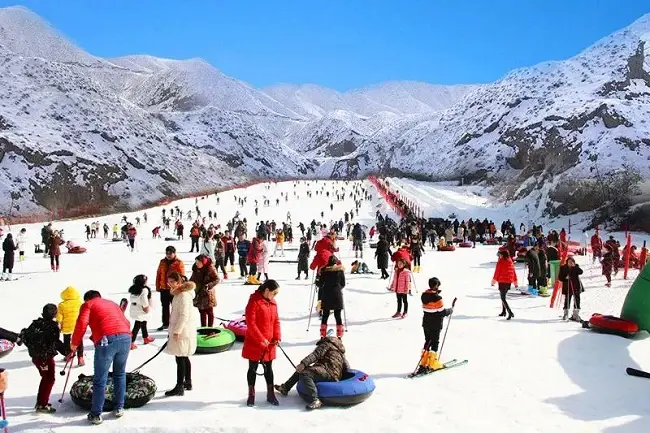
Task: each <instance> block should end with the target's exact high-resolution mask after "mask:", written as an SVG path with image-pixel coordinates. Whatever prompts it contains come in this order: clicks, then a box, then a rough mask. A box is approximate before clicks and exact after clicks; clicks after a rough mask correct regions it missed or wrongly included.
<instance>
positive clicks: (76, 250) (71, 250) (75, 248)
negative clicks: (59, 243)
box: [68, 247, 86, 254]
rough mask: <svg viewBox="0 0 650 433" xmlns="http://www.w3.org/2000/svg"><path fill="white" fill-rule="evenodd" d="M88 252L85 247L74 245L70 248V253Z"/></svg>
mask: <svg viewBox="0 0 650 433" xmlns="http://www.w3.org/2000/svg"><path fill="white" fill-rule="evenodd" d="M85 252H86V249H85V248H84V247H72V248H68V254H83V253H85Z"/></svg>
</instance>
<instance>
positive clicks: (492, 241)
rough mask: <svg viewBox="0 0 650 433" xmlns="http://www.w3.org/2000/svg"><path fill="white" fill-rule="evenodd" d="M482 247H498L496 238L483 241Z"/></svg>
mask: <svg viewBox="0 0 650 433" xmlns="http://www.w3.org/2000/svg"><path fill="white" fill-rule="evenodd" d="M483 245H499V241H498V240H497V239H496V238H490V239H486V240H484V241H483Z"/></svg>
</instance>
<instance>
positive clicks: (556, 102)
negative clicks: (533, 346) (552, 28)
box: [0, 7, 650, 214]
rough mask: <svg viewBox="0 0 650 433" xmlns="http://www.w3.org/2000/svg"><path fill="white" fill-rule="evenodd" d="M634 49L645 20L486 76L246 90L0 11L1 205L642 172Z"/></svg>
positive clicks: (527, 182)
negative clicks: (584, 45) (414, 178)
mask: <svg viewBox="0 0 650 433" xmlns="http://www.w3.org/2000/svg"><path fill="white" fill-rule="evenodd" d="M649 47H650V16H646V17H643V18H641V19H640V20H638V21H637V22H635V23H634V24H632V25H631V26H630V27H628V28H626V29H623V30H621V31H620V32H617V33H615V34H613V35H611V36H610V37H607V38H605V39H603V40H602V41H600V42H598V43H597V44H596V45H594V46H593V47H591V48H589V49H587V50H585V51H584V52H583V53H582V54H580V55H579V56H576V57H575V58H573V59H569V60H566V61H561V62H554V63H547V64H542V65H539V66H536V67H533V68H528V69H522V70H518V71H514V72H512V73H511V74H509V75H507V76H506V77H504V78H503V79H502V80H500V81H498V82H496V83H494V84H491V85H483V86H435V85H430V84H425V83H416V82H389V83H384V84H380V85H377V86H374V87H369V88H365V89H360V90H355V91H351V92H344V93H341V92H337V91H334V90H331V89H327V88H323V87H319V86H313V85H298V86H294V85H279V86H273V87H270V88H266V89H262V90H260V89H255V88H253V87H251V86H249V85H248V84H246V83H243V82H241V81H238V80H236V79H234V78H231V77H228V76H226V75H224V74H223V73H221V72H220V71H219V70H218V69H216V68H214V67H213V66H211V65H210V64H208V63H206V62H205V61H203V60H200V59H190V60H170V59H159V58H155V57H151V56H146V55H138V56H128V57H122V58H117V59H107V60H105V59H100V58H97V57H94V56H92V55H90V54H88V53H86V52H84V51H83V50H82V49H80V48H78V47H77V46H75V45H74V44H73V43H71V42H70V41H68V40H66V39H65V38H64V37H62V36H61V35H59V34H58V33H57V32H56V31H55V30H53V29H52V27H51V26H50V25H48V24H47V23H44V22H43V21H42V20H41V19H40V18H39V17H38V16H37V15H35V14H33V13H32V12H30V11H28V10H27V9H24V8H21V7H13V8H6V9H0V109H1V110H0V195H1V196H4V197H7V196H9V193H10V192H18V194H19V195H20V196H21V198H20V199H19V200H18V202H19V203H18V204H19V207H20V209H19V210H18V209H15V210H14V211H13V213H14V214H15V213H29V212H33V211H36V210H44V208H48V209H51V208H52V207H57V208H69V207H75V206H78V205H81V204H89V203H91V204H94V205H101V207H102V208H106V207H107V206H113V205H115V204H116V203H118V204H122V203H128V204H137V203H142V202H144V201H148V200H153V199H157V198H161V197H163V196H169V195H176V194H187V193H190V192H194V191H198V190H205V189H209V188H213V187H215V186H218V185H230V184H233V183H236V182H240V181H244V180H249V179H251V178H252V177H259V176H262V177H300V176H315V177H328V178H329V177H331V178H348V177H359V176H363V175H364V174H367V173H381V174H390V175H402V174H408V175H418V176H423V177H429V178H436V179H457V178H460V177H461V176H462V177H464V178H465V180H466V181H474V180H486V179H487V180H490V181H491V182H493V184H494V185H496V186H497V187H499V188H501V189H503V186H504V185H505V186H509V188H508V190H509V191H510V192H514V193H516V195H518V196H522V195H529V194H531V193H538V191H540V185H541V183H542V182H544V184H546V185H548V184H556V183H558V182H559V181H560V180H562V179H563V176H564V178H566V176H582V177H584V176H589V175H590V173H592V172H594V171H597V172H599V173H604V174H606V173H608V172H610V171H611V170H613V169H616V168H620V167H621V166H623V165H629V166H632V167H635V168H638V169H639V170H640V171H641V172H642V174H643V175H644V176H645V177H650V169H648V167H649V166H648V165H647V160H648V159H650V130H649V128H650V126H648V125H649V124H648V123H647V121H646V119H647V118H648V116H649V115H650V73H649V72H648V71H650V61H649V60H648V58H649V56H648V55H647V52H648V48H649ZM30 170H31V172H32V173H34V175H33V176H31V178H30V176H29V175H28V173H29V172H30ZM63 185H65V186H66V188H63V187H62V186H63ZM520 185H523V187H522V188H519V190H518V191H517V186H520ZM550 192H551V189H550V188H548V187H547V188H545V189H544V192H543V194H542V195H539V194H538V195H539V196H538V200H537V203H538V205H539V206H541V207H544V206H545V200H550V199H551V197H550V195H549V194H550ZM107 210H108V209H107ZM2 212H5V211H4V210H2Z"/></svg>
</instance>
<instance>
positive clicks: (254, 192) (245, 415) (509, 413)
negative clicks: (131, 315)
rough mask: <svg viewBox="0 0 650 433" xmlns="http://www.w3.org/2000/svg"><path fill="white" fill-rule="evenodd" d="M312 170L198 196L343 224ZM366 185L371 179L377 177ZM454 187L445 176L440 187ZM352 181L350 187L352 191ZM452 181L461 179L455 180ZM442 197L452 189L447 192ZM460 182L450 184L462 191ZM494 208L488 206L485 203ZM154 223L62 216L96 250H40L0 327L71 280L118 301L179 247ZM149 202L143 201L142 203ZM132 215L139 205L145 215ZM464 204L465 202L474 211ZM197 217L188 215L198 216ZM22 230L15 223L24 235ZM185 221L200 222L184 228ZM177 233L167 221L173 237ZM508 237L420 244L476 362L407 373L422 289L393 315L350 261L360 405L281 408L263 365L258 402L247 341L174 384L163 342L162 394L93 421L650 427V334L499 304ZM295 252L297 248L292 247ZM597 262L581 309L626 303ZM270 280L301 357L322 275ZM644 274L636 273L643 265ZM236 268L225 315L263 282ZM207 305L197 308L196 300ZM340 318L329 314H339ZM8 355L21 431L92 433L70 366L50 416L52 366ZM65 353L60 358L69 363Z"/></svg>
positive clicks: (36, 228) (36, 229)
mask: <svg viewBox="0 0 650 433" xmlns="http://www.w3.org/2000/svg"><path fill="white" fill-rule="evenodd" d="M307 185H308V184H307V183H306V182H301V183H300V184H299V185H298V186H297V188H296V192H297V195H298V196H299V199H297V198H294V196H293V183H291V182H287V183H278V184H274V185H272V187H271V189H270V190H267V189H266V186H265V185H257V186H254V187H250V188H247V189H246V190H235V191H231V192H228V193H222V194H221V195H220V204H219V205H217V204H216V200H215V197H214V196H210V197H209V198H207V199H205V200H201V199H199V207H200V208H201V210H202V213H203V214H204V215H207V211H208V210H210V209H212V210H213V211H214V210H216V211H217V213H218V216H219V222H221V223H222V224H223V225H224V226H225V222H226V219H228V218H232V216H233V215H234V213H235V212H236V211H237V210H239V211H240V213H241V217H242V218H243V217H246V218H247V219H248V221H249V234H250V233H252V232H253V228H254V225H255V224H254V222H255V221H256V220H259V219H262V218H263V219H265V220H272V219H275V221H276V222H278V223H280V222H282V221H284V219H285V217H286V213H287V211H290V212H291V217H292V221H293V224H294V237H296V238H299V237H300V236H299V235H300V231H299V230H298V229H297V227H296V226H297V224H298V223H299V222H300V221H302V222H303V223H305V225H308V223H309V222H310V221H311V220H312V219H316V220H317V221H318V220H319V215H320V212H321V211H324V212H325V219H326V220H327V223H328V224H329V220H330V219H331V218H336V219H337V220H338V218H340V217H342V215H343V213H344V212H345V211H346V210H347V211H349V210H350V209H351V208H353V207H354V205H353V202H352V201H351V200H350V199H349V198H346V200H345V201H344V202H336V201H335V202H333V203H334V211H333V212H330V210H329V204H330V202H329V201H328V200H327V199H326V197H325V196H324V195H322V196H321V195H314V196H313V198H312V199H308V198H307V197H306V189H307V188H310V189H311V190H312V191H316V189H320V188H322V187H324V188H325V190H330V191H331V190H332V188H336V187H340V185H341V183H336V182H318V183H317V184H316V183H314V182H310V186H309V187H308V186H307ZM365 185H366V187H368V188H372V186H371V185H370V184H369V183H365ZM438 189H441V190H444V188H438ZM349 190H350V188H349V187H348V191H349ZM449 191H453V189H450V190H449ZM280 192H285V193H288V194H289V197H290V199H289V201H288V203H285V202H284V200H282V201H281V204H280V206H278V207H276V206H275V198H276V197H280ZM441 194H442V192H441ZM450 194H452V192H448V195H450ZM235 195H236V196H244V195H245V196H246V197H247V198H248V200H247V204H246V206H245V207H243V208H240V207H238V206H237V205H236V202H235V200H234V199H233V196H235ZM373 195H374V196H375V198H374V199H373V201H372V202H371V203H367V202H364V204H363V207H362V209H361V212H360V215H359V217H358V218H357V221H359V222H361V223H364V224H367V225H369V226H370V225H371V224H372V221H373V219H374V214H375V212H376V210H377V209H380V210H381V211H382V212H384V211H385V210H386V208H385V205H384V204H382V203H380V202H379V201H378V199H377V198H376V197H377V196H378V194H377V193H376V192H375V193H374V194H373ZM263 196H267V197H268V198H269V199H270V200H271V206H270V207H268V208H264V207H261V206H260V208H259V209H260V217H259V218H256V217H255V216H254V199H255V198H257V199H258V200H259V201H260V204H261V202H262V200H263ZM454 200H455V203H457V205H456V206H457V207H458V209H460V207H461V206H466V207H469V206H472V207H473V209H472V216H475V217H476V216H478V217H481V218H482V217H488V218H494V219H495V221H498V222H499V223H500V221H501V219H502V218H503V217H509V216H510V215H507V214H506V215H503V217H502V218H499V217H498V215H500V214H499V213H498V212H497V210H496V209H492V208H489V207H486V206H487V205H485V204H484V203H483V202H468V201H467V200H465V199H463V198H462V196H455V198H454ZM194 203H195V202H194V199H186V200H182V201H179V202H176V203H172V204H170V205H168V206H167V208H168V209H169V208H171V207H173V206H175V205H178V206H179V207H180V208H181V209H183V210H184V211H185V212H186V211H187V210H189V209H194V206H195V204H194ZM482 210H483V211H482ZM147 213H148V216H149V223H148V224H142V225H141V226H140V227H138V232H139V236H138V240H137V243H136V245H137V251H136V252H134V253H131V252H129V251H128V250H127V249H126V247H125V246H124V244H122V243H113V242H110V240H109V241H106V240H104V239H94V240H91V241H90V242H85V234H84V223H86V222H87V223H90V222H91V220H88V221H84V220H79V221H66V222H55V223H54V226H55V229H64V230H65V238H66V240H68V239H72V240H75V241H78V243H79V244H81V245H83V246H84V247H87V248H88V252H87V253H86V254H83V255H68V254H65V253H64V254H63V255H62V256H61V271H60V272H59V273H53V272H51V271H50V268H49V260H47V259H44V258H43V257H42V255H34V254H33V250H31V251H28V258H27V260H26V261H25V262H24V263H23V264H22V269H21V265H20V264H19V263H17V265H16V269H15V270H16V271H17V273H18V274H21V279H19V280H17V281H13V282H1V283H0V291H1V293H2V295H1V297H0V326H1V327H4V328H8V329H11V330H15V331H19V330H20V329H21V328H23V327H26V326H27V325H28V324H29V323H30V322H31V320H32V319H34V318H36V317H37V316H38V315H39V314H40V312H41V308H42V306H43V305H44V304H45V303H48V302H52V303H58V302H59V301H60V298H59V293H60V292H61V291H62V290H63V289H64V288H65V287H66V286H69V285H72V286H75V287H76V288H77V289H78V290H79V291H80V292H81V293H82V294H83V292H84V291H86V290H88V289H97V290H99V291H100V292H101V293H102V294H103V296H104V297H107V298H110V299H113V300H114V301H116V302H117V301H119V300H120V299H121V298H122V297H125V296H126V294H127V290H128V288H129V286H130V283H131V280H132V278H133V277H134V276H135V275H136V274H139V273H145V274H147V275H148V276H149V278H150V280H152V279H153V278H154V276H155V271H156V267H157V265H158V262H159V260H160V259H161V258H162V256H163V253H164V249H165V247H166V246H167V245H168V244H169V243H170V242H165V241H164V240H152V239H151V229H153V227H154V226H155V225H158V220H159V218H160V215H161V208H154V209H150V210H148V211H147ZM141 214H142V213H138V215H141ZM129 216H130V220H132V221H133V217H135V216H136V214H131V215H129ZM460 216H461V215H459V217H460ZM121 217H122V215H115V216H111V217H104V218H99V221H100V222H101V223H102V224H103V223H104V222H107V223H108V224H109V226H111V227H112V225H113V224H114V223H116V222H119V220H120V218H121ZM184 223H185V226H186V228H187V227H188V223H186V222H184ZM25 227H27V229H28V233H29V234H30V236H31V237H32V239H33V242H30V243H29V244H30V245H31V244H33V243H35V242H38V241H39V240H40V228H41V226H40V225H31V226H25ZM20 228H21V227H12V229H13V232H14V233H17V232H18V231H19V230H20ZM186 231H187V230H186ZM168 233H169V232H164V231H163V232H162V235H163V237H164V236H165V235H167V234H168ZM172 243H173V244H174V245H176V247H177V250H178V251H179V256H180V257H181V258H182V259H183V260H184V261H185V264H186V269H189V267H190V265H191V263H192V261H193V258H194V257H195V256H196V253H192V254H190V253H188V252H187V251H189V248H190V241H189V239H186V240H185V241H180V242H172ZM338 246H339V247H340V254H339V255H340V258H341V259H342V261H343V263H344V265H345V266H346V269H348V270H349V267H350V263H351V262H352V261H353V260H354V253H353V252H352V251H351V248H350V243H349V242H348V241H339V242H338ZM365 248H366V250H365V253H366V261H367V263H368V264H369V266H370V268H371V269H373V270H376V268H375V265H376V263H375V261H374V259H373V254H374V250H370V249H369V248H368V247H367V245H366V246H365ZM63 250H64V251H65V249H63ZM496 250H497V248H496V247H489V246H480V245H479V246H477V247H476V248H475V249H458V250H457V251H455V252H435V251H431V250H430V247H428V248H427V252H426V254H425V255H424V256H423V257H422V272H421V273H419V274H415V281H416V285H417V289H418V291H422V290H424V288H425V286H426V283H427V280H428V278H430V277H432V276H437V277H438V278H440V279H441V280H442V284H443V285H442V289H443V292H442V295H443V296H444V298H445V301H446V304H447V305H448V306H449V305H451V301H452V300H453V298H454V297H457V298H458V303H457V305H456V309H455V313H454V315H453V319H452V320H451V326H450V328H449V333H448V337H447V340H446V343H445V346H444V350H443V355H442V358H443V361H445V360H449V359H452V358H458V359H469V363H468V364H467V365H465V366H462V367H459V368H456V369H452V370H449V371H442V372H438V373H435V374H433V375H431V376H427V377H422V378H416V379H405V378H404V376H405V375H406V374H407V373H409V372H411V371H412V370H413V369H414V368H415V365H416V363H417V361H418V359H419V355H420V348H421V346H422V344H423V334H422V329H421V326H420V325H421V315H422V313H421V306H420V303H419V297H418V295H417V294H416V295H415V296H413V297H409V303H410V310H409V316H408V317H407V318H405V319H403V320H399V319H391V318H390V316H391V315H392V314H393V313H394V312H395V307H396V301H395V297H394V295H393V294H391V293H389V292H387V291H386V282H385V281H382V280H380V279H379V275H378V274H374V275H369V276H362V275H350V274H349V273H347V271H346V278H347V283H348V284H347V286H346V288H345V290H344V299H345V305H346V315H347V325H348V332H347V333H346V334H345V336H344V338H343V341H344V343H345V345H346V349H347V356H348V360H349V362H350V364H351V366H352V367H353V368H356V369H360V370H363V371H364V372H366V373H368V374H369V375H370V376H372V377H373V379H374V380H375V383H376V386H377V388H376V390H375V393H374V394H373V396H372V397H371V398H370V399H369V400H368V401H366V402H365V403H362V404H361V405H359V406H356V407H352V408H348V409H335V408H324V409H322V410H319V411H315V412H310V413H308V412H306V411H305V410H304V402H303V401H302V400H301V399H300V397H299V396H298V395H297V394H296V392H295V390H293V391H292V392H291V394H290V395H289V397H287V398H281V397H280V406H279V407H272V406H270V405H268V404H267V403H266V402H265V392H266V389H265V386H264V383H263V382H264V381H263V378H258V383H257V391H258V393H257V407H256V408H248V407H246V405H245V399H246V378H245V376H246V370H247V362H246V360H244V359H242V357H241V344H240V343H236V345H235V346H234V347H233V348H232V349H231V350H230V351H228V352H225V353H220V354H214V355H196V356H194V357H192V365H193V367H192V370H193V372H192V374H193V381H194V390H193V391H191V392H187V393H186V394H185V396H184V397H169V398H166V397H164V396H163V393H164V391H166V390H168V389H171V388H172V387H173V386H174V384H175V362H174V359H173V357H172V356H169V355H166V354H164V353H163V354H161V355H160V356H159V357H158V358H156V359H155V360H154V361H152V362H151V363H150V364H148V365H147V366H146V367H145V368H144V369H143V370H142V373H143V374H146V375H147V376H149V377H152V378H153V379H155V380H156V382H157V385H158V393H157V395H156V397H155V398H154V400H152V401H151V402H150V403H149V404H148V405H147V406H145V407H143V408H141V409H134V410H128V411H127V414H126V416H125V417H124V418H122V419H120V420H116V419H113V418H112V417H111V415H110V414H107V415H106V417H105V421H104V423H103V424H102V425H101V426H98V427H92V429H93V431H98V432H110V433H117V432H127V431H128V432H130V433H131V432H133V433H158V432H188V433H189V432H192V433H194V432H204V433H212V432H238V433H259V432H263V431H274V432H287V433H292V432H305V431H309V432H310V433H321V432H328V433H330V432H332V431H341V432H345V433H356V432H363V433H368V432H372V433H394V432H397V431H399V432H425V431H430V430H435V431H438V432H445V433H457V432H458V433H461V432H462V433H475V432H491V431H494V432H497V431H498V432H500V433H508V432H513V433H533V432H549V433H551V432H553V433H555V432H558V431H570V432H572V433H580V432H607V433H637V432H638V433H645V432H648V431H650V417H649V416H648V414H650V398H648V395H649V394H648V390H649V388H648V387H649V386H650V382H648V381H645V380H643V379H638V378H632V377H628V376H626V375H625V367H628V366H631V367H636V368H642V369H645V370H650V344H649V343H648V342H647V341H644V340H636V341H631V340H625V339H623V338H620V337H615V336H605V335H598V334H595V333H592V332H590V331H586V330H583V329H581V327H580V325H579V324H576V323H573V322H561V321H560V320H559V316H560V314H561V311H560V310H558V309H550V308H549V307H548V298H532V297H522V296H520V295H515V294H513V295H511V296H510V297H511V299H510V300H509V302H510V303H511V308H512V310H513V312H514V314H515V318H514V319H512V320H511V321H505V320H504V319H503V318H500V317H497V314H498V313H499V312H500V310H501V306H500V302H499V297H498V292H497V290H496V289H493V288H490V286H489V284H490V280H491V277H492V274H493V270H494V264H495V260H496ZM287 254H288V255H295V256H297V252H296V251H291V252H288V253H287ZM579 261H581V262H582V263H583V267H584V269H585V274H584V276H583V277H584V278H583V282H584V285H585V289H586V291H585V293H584V294H583V311H582V313H581V314H582V316H583V318H587V317H589V316H590V315H591V313H592V312H599V313H603V314H618V313H619V310H620V306H621V305H622V301H623V299H624V297H625V293H626V291H627V288H628V287H629V285H630V284H631V282H632V279H630V280H629V281H623V280H622V279H621V277H620V276H619V277H618V278H617V279H615V280H614V283H613V286H612V288H610V289H607V288H605V287H604V279H603V277H601V276H600V275H599V274H600V271H599V268H596V267H594V266H592V265H591V264H590V262H589V263H588V261H587V260H586V259H585V258H579ZM518 266H519V267H520V268H519V279H520V281H524V280H525V274H524V271H523V270H522V269H521V266H522V265H518ZM270 269H271V271H270V273H269V275H270V277H271V278H275V279H277V280H279V282H280V285H281V289H280V294H279V295H278V297H277V298H276V300H277V302H278V309H279V312H280V317H281V324H282V340H283V343H282V346H283V348H284V349H285V350H286V352H287V354H288V355H289V356H290V357H291V359H292V360H293V361H294V362H296V363H297V362H299V361H300V360H301V359H302V358H303V357H304V356H306V355H307V354H308V353H309V352H310V351H311V350H312V349H313V348H314V343H315V342H316V340H317V339H318V316H317V315H314V317H313V319H312V322H311V326H310V328H309V330H308V331H306V329H307V321H308V308H309V306H308V302H309V297H310V296H309V295H310V287H309V281H304V280H300V281H295V280H294V278H295V276H296V265H295V264H271V268H270ZM634 276H636V273H633V275H632V278H634ZM241 283H242V281H241V280H239V279H237V278H236V274H235V275H229V279H228V280H225V281H224V280H222V282H221V284H220V285H219V286H218V287H217V300H218V306H217V307H216V309H215V315H216V316H218V317H221V318H226V319H234V318H238V317H240V316H241V314H242V313H243V310H244V307H245V305H246V301H247V300H248V296H249V294H250V293H251V291H252V288H251V287H250V286H243V285H242V284H241ZM154 305H155V309H154V311H153V312H152V313H151V318H150V320H149V329H150V330H155V329H156V328H157V327H158V326H160V308H159V303H158V300H157V295H156V294H154ZM197 314H198V312H197ZM333 320H334V319H333V318H331V319H330V327H333V326H334V322H333ZM152 335H153V336H154V337H155V338H156V341H155V342H154V343H153V344H151V345H149V346H142V345H141V339H139V340H138V344H139V347H138V349H137V350H135V351H132V352H131V354H130V357H129V361H128V364H127V371H131V370H132V369H134V368H136V367H137V366H139V365H140V364H141V363H142V362H144V361H145V360H147V359H148V358H150V357H151V356H153V355H154V354H155V352H156V351H157V350H158V348H159V347H160V346H161V345H162V344H163V343H164V341H165V338H166V334H165V333H162V332H155V331H154V332H152ZM85 342H86V354H87V365H86V367H83V368H75V369H74V370H73V373H72V376H73V378H75V377H76V376H78V375H79V374H81V373H84V374H92V351H91V349H90V348H89V347H88V346H89V341H88V340H86V341H85ZM0 366H2V367H4V368H6V369H8V370H9V372H10V373H9V374H10V388H9V389H8V391H7V393H6V402H7V413H8V418H9V420H10V423H11V426H10V431H11V432H18V431H20V432H39V433H40V432H55V433H58V432H66V433H68V432H81V431H87V429H88V428H90V427H89V426H88V425H87V421H86V418H85V416H86V412H85V411H83V410H81V409H79V408H77V407H76V406H75V405H74V404H73V403H72V402H71V401H70V398H69V395H66V397H65V402H64V403H63V404H62V405H59V404H58V403H57V399H58V398H59V397H60V396H61V391H62V388H63V383H64V380H63V378H61V376H59V375H58V374H57V383H56V385H55V388H54V392H53V394H52V397H51V400H50V401H51V403H53V404H54V406H55V407H56V408H57V409H58V412H57V413H56V414H55V415H36V414H35V413H34V411H33V406H34V404H35V395H36V391H37V388H38V382H39V376H38V373H37V371H36V368H35V367H34V366H33V365H32V364H31V362H30V360H29V358H28V356H27V351H26V349H25V348H24V347H20V348H17V349H16V350H14V352H13V353H12V354H10V355H9V356H7V357H6V358H4V359H2V360H0ZM62 367H63V363H62V362H58V363H57V368H62ZM274 370H275V378H276V380H275V381H276V383H281V382H283V381H284V380H286V379H287V378H288V376H289V375H290V374H291V373H292V367H291V365H290V364H289V362H288V361H287V360H286V359H285V358H284V357H283V356H282V354H281V352H278V359H277V360H276V361H275V362H274Z"/></svg>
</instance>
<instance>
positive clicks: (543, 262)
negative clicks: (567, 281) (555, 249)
mask: <svg viewBox="0 0 650 433" xmlns="http://www.w3.org/2000/svg"><path fill="white" fill-rule="evenodd" d="M537 258H538V259H539V277H537V287H539V291H540V293H541V294H544V293H546V286H548V277H547V274H548V260H547V257H546V252H545V251H544V249H543V248H539V250H538V251H537Z"/></svg>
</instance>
